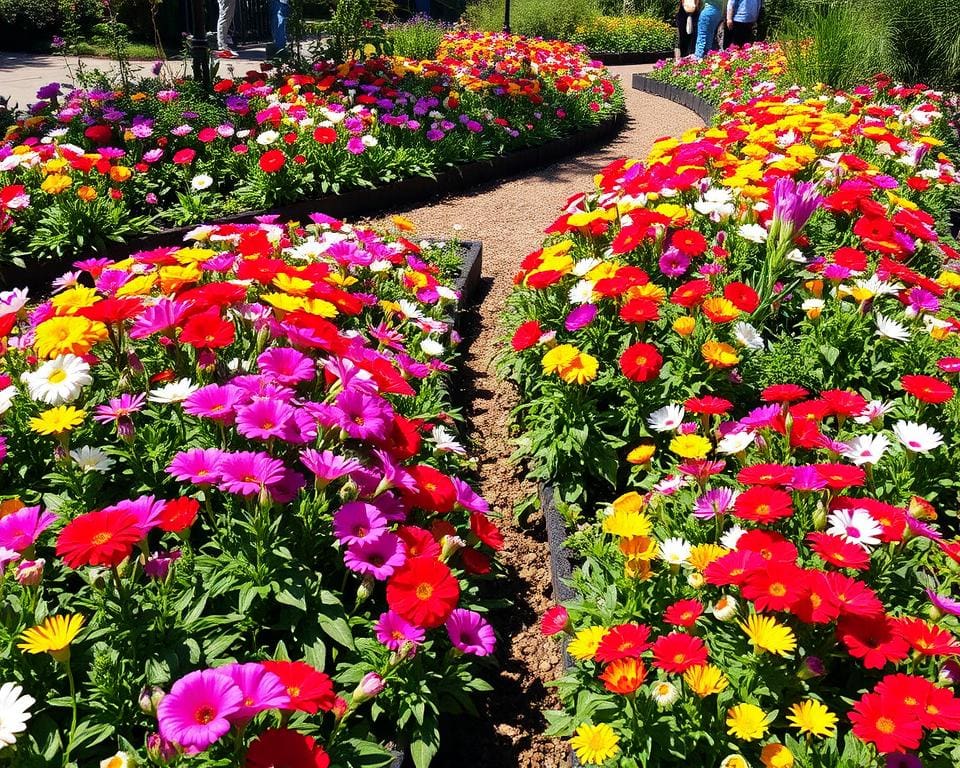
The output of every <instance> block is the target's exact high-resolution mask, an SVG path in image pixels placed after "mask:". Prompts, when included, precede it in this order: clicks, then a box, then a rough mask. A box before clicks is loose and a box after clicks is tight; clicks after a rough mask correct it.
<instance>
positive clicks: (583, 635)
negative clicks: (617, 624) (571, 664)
mask: <svg viewBox="0 0 960 768" xmlns="http://www.w3.org/2000/svg"><path fill="white" fill-rule="evenodd" d="M606 634H607V628H606V627H585V628H584V629H581V630H580V631H579V632H577V634H576V635H575V636H574V638H573V640H571V641H570V644H569V645H567V653H569V654H570V655H571V656H573V658H575V659H579V660H580V661H586V660H587V659H592V658H593V655H594V654H595V653H596V652H597V648H599V647H600V642H601V641H602V640H603V636H604V635H606Z"/></svg>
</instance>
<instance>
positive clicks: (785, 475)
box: [737, 464, 793, 485]
mask: <svg viewBox="0 0 960 768" xmlns="http://www.w3.org/2000/svg"><path fill="white" fill-rule="evenodd" d="M737 480H739V481H740V482H741V483H743V484H744V485H788V484H789V483H791V482H792V481H793V467H787V466H784V465H783V464H751V465H750V466H748V467H744V468H743V469H741V470H740V471H739V472H738V473H737Z"/></svg>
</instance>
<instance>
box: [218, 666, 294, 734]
mask: <svg viewBox="0 0 960 768" xmlns="http://www.w3.org/2000/svg"><path fill="white" fill-rule="evenodd" d="M214 672H217V673H218V674H221V675H223V676H225V677H226V678H227V679H229V680H231V681H232V682H233V684H234V685H236V686H237V687H238V688H239V689H240V692H241V693H242V694H243V700H242V702H241V703H240V708H239V709H238V710H237V711H236V713H234V714H233V715H231V716H230V718H229V719H230V720H231V721H233V722H244V721H246V720H249V719H250V718H252V717H254V716H255V715H257V714H258V713H259V712H263V711H264V710H265V709H285V708H286V707H288V706H289V705H290V694H289V693H287V688H286V686H285V685H284V684H283V682H282V681H281V680H280V678H279V677H278V676H277V675H275V674H274V673H273V672H269V671H268V670H267V669H266V668H265V667H264V666H263V665H262V664H259V663H257V662H251V663H249V664H236V663H234V664H227V665H226V666H223V667H217V669H215V670H214Z"/></svg>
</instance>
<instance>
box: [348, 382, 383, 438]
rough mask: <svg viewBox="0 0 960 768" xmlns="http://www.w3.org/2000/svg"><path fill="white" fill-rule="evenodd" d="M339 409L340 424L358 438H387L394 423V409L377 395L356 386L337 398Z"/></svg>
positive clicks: (351, 435)
mask: <svg viewBox="0 0 960 768" xmlns="http://www.w3.org/2000/svg"><path fill="white" fill-rule="evenodd" d="M336 406H337V408H338V409H339V418H338V419H337V423H338V426H339V427H340V428H341V429H342V430H343V431H344V432H346V433H347V434H348V435H350V437H354V438H357V439H358V440H369V439H373V440H375V441H382V440H386V439H387V435H388V434H389V432H390V428H391V426H392V424H393V410H392V409H391V408H390V406H389V405H388V404H387V402H386V401H385V400H384V399H383V398H380V397H377V396H376V395H369V394H367V393H366V392H362V391H360V389H358V388H356V387H350V388H349V389H345V390H344V391H343V392H341V393H340V394H339V395H338V396H337V399H336Z"/></svg>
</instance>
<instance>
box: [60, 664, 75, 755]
mask: <svg viewBox="0 0 960 768" xmlns="http://www.w3.org/2000/svg"><path fill="white" fill-rule="evenodd" d="M64 667H65V668H66V671H67V682H68V683H69V685H70V737H69V738H68V739H67V748H66V750H65V751H64V753H63V768H67V766H68V765H69V764H70V751H71V750H72V749H73V739H74V737H75V736H76V732H77V686H76V683H75V682H74V680H73V670H72V669H71V668H70V661H69V660H68V661H67V662H66V664H64Z"/></svg>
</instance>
